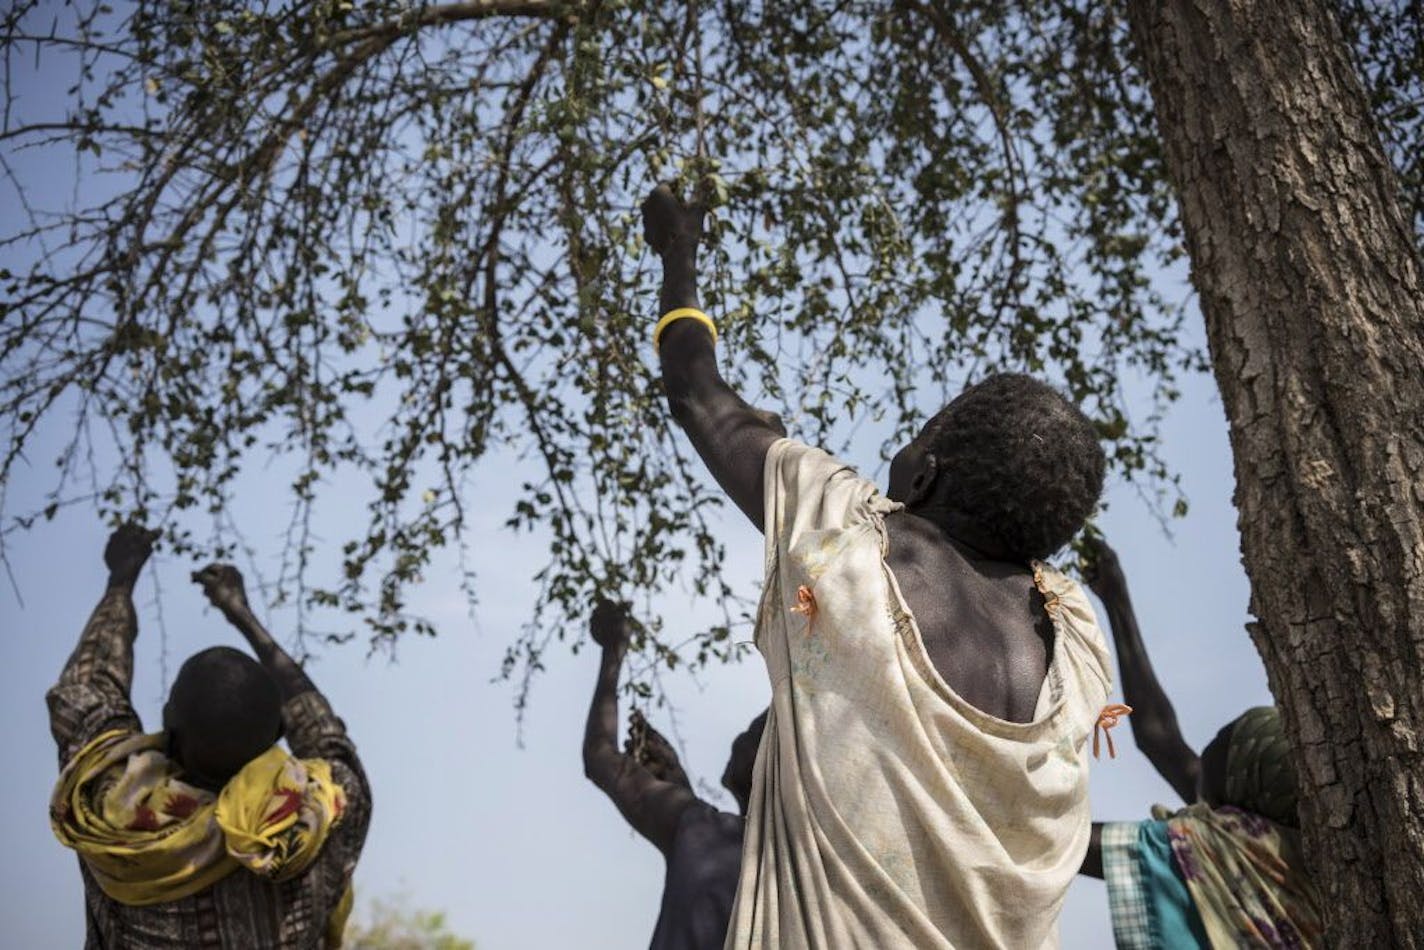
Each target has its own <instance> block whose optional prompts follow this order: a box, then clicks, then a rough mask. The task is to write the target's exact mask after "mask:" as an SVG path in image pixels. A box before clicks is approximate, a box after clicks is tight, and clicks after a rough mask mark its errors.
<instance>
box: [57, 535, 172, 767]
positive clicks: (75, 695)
mask: <svg viewBox="0 0 1424 950" xmlns="http://www.w3.org/2000/svg"><path fill="white" fill-rule="evenodd" d="M157 538H158V532H156V531H149V530H147V529H145V528H142V527H140V526H139V525H135V524H125V525H123V526H121V527H119V528H118V529H117V530H115V531H114V532H113V533H112V534H111V535H109V541H108V544H107V545H105V547H104V564H105V566H107V567H108V569H109V581H108V584H107V585H106V586H105V588H104V596H103V597H101V598H100V599H99V604H98V606H97V607H95V608H94V612H93V613H92V614H91V615H90V616H89V622H88V623H87V624H85V626H84V632H83V633H81V634H80V635H79V644H78V646H76V647H75V648H74V652H73V653H71V654H70V656H69V662H67V663H65V665H64V670H63V672H61V673H60V674H59V682H58V683H56V684H55V685H54V687H53V688H52V689H51V690H50V691H49V694H48V695H47V696H46V701H47V702H48V704H49V711H50V731H51V732H52V733H53V735H54V741H55V742H56V743H58V745H59V754H60V762H61V763H63V762H65V761H67V760H68V759H69V757H70V756H71V755H73V754H74V753H75V752H77V751H79V748H80V747H81V746H83V745H84V744H85V743H87V742H88V741H89V740H90V739H93V738H94V737H95V736H97V735H99V734H100V733H102V732H106V731H108V730H109V729H116V728H122V729H132V730H134V731H137V730H138V728H139V721H138V716H137V714H136V713H135V712H134V711H133V707H132V706H131V705H130V703H129V689H130V686H131V685H132V683H133V643H134V639H135V638H136V637H137V636H138V615H137V613H136V612H135V611H134V603H133V590H134V584H135V583H137V581H138V575H139V573H140V572H141V571H142V570H143V566H144V565H145V564H146V563H148V558H149V555H151V554H152V553H153V542H154V541H155V540H157Z"/></svg>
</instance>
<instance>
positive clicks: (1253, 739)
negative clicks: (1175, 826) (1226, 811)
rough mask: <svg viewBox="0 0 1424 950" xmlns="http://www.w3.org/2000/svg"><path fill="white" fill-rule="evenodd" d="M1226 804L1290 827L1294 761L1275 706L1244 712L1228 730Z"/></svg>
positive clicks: (1293, 807) (1295, 822)
mask: <svg viewBox="0 0 1424 950" xmlns="http://www.w3.org/2000/svg"><path fill="white" fill-rule="evenodd" d="M1225 792H1226V802H1225V803H1226V804H1228V805H1235V806H1236V807H1237V808H1240V809H1242V810H1244V811H1249V812H1253V813H1255V814H1257V815H1260V816H1262V817H1263V818H1269V819H1270V820H1271V821H1273V822H1275V823H1276V824H1278V825H1285V826H1286V827H1287V828H1294V827H1297V826H1298V825H1299V823H1300V822H1299V819H1297V817H1296V775H1295V760H1294V758H1293V757H1292V755H1291V750H1290V745H1289V744H1288V743H1287V742H1286V733H1285V728H1284V727H1283V726H1282V724H1281V713H1280V710H1278V709H1277V708H1276V707H1275V706H1256V707H1254V708H1252V709H1248V710H1246V712H1244V713H1242V714H1241V715H1240V716H1239V717H1238V718H1237V720H1236V722H1235V724H1234V725H1233V727H1232V730H1231V742H1230V744H1229V745H1228V746H1227V751H1226V788H1225Z"/></svg>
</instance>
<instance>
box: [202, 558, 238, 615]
mask: <svg viewBox="0 0 1424 950" xmlns="http://www.w3.org/2000/svg"><path fill="white" fill-rule="evenodd" d="M193 582H194V583H195V584H199V585H201V586H202V588H203V593H204V594H206V595H207V597H208V601H209V602H210V603H211V604H212V605H213V606H214V607H216V608H217V609H218V610H221V611H222V612H223V613H224V614H225V615H227V616H229V617H230V616H232V615H233V614H234V613H237V612H238V611H241V610H246V609H247V589H246V588H245V587H243V586H242V575H241V574H239V573H238V571H237V568H235V567H233V566H232V565H231V564H209V565H208V566H207V567H205V568H203V569H202V570H201V571H194V572H193Z"/></svg>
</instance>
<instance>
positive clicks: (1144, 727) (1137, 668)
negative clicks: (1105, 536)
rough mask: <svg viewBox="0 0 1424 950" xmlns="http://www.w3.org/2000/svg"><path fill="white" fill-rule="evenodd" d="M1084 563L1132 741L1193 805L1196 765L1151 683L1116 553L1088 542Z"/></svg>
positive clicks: (1158, 690) (1158, 686) (1166, 701)
mask: <svg viewBox="0 0 1424 950" xmlns="http://www.w3.org/2000/svg"><path fill="white" fill-rule="evenodd" d="M1089 558H1090V567H1089V571H1088V575H1087V580H1088V586H1089V587H1091V588H1092V590H1093V593H1095V594H1097V595H1098V599H1099V600H1101V601H1102V602H1103V607H1104V608H1105V609H1106V610H1107V614H1108V625H1109V626H1110V627H1111V628H1112V635H1113V642H1114V643H1115V645H1116V647H1117V665H1118V669H1119V670H1120V671H1121V673H1122V692H1123V698H1124V699H1125V700H1126V701H1127V704H1128V705H1129V706H1131V707H1132V716H1131V717H1130V718H1129V719H1128V723H1129V725H1130V726H1131V727H1132V736H1133V739H1135V740H1136V742H1137V747H1138V748H1139V749H1141V750H1142V753H1143V755H1145V756H1147V760H1148V761H1149V762H1151V763H1152V766H1153V768H1155V769H1156V770H1157V772H1158V774H1159V775H1161V776H1162V777H1163V778H1164V779H1166V780H1167V784H1169V785H1171V786H1172V788H1173V789H1175V790H1176V792H1177V794H1178V795H1180V796H1182V800H1183V801H1187V802H1192V801H1196V798H1197V775H1198V773H1199V772H1200V771H1201V760H1200V759H1199V758H1198V757H1197V754H1196V753H1195V752H1194V751H1192V747H1191V746H1189V745H1187V741H1186V739H1184V738H1183V737H1182V730H1181V727H1180V726H1178V725H1177V713H1176V710H1174V709H1173V708H1172V702H1171V700H1169V699H1168V698H1167V694H1166V692H1164V691H1163V689H1162V684H1161V683H1159V682H1157V674H1156V672H1154V671H1153V669H1152V662H1151V660H1149V659H1148V658H1147V647H1146V646H1145V645H1144V644H1143V642H1142V634H1141V632H1140V631H1139V630H1138V628H1137V615H1136V614H1135V613H1133V610H1132V598H1131V597H1130V596H1129V595H1128V592H1127V578H1126V577H1124V576H1123V573H1122V565H1121V564H1120V563H1119V562H1118V557H1117V552H1116V551H1114V550H1113V549H1112V548H1111V547H1109V546H1108V544H1107V542H1105V541H1103V540H1101V539H1098V538H1093V539H1090V541H1089Z"/></svg>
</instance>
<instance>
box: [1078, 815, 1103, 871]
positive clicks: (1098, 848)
mask: <svg viewBox="0 0 1424 950" xmlns="http://www.w3.org/2000/svg"><path fill="white" fill-rule="evenodd" d="M1078 873H1079V874H1083V875H1086V876H1088V877H1095V878H1097V879H1098V880H1100V881H1101V880H1102V879H1103V823H1102V822H1100V821H1095V822H1093V833H1092V834H1091V835H1090V836H1089V838H1088V853H1087V854H1085V855H1083V866H1082V867H1080V868H1079V869H1078Z"/></svg>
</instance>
